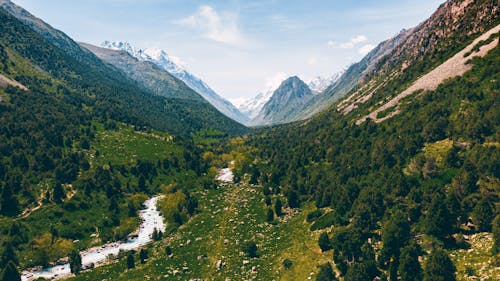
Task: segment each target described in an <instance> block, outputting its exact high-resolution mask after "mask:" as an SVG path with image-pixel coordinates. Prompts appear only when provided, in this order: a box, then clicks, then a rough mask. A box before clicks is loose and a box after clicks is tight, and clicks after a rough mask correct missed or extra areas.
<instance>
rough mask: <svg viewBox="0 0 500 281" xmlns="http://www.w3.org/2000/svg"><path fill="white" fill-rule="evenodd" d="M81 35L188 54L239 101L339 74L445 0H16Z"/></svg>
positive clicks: (185, 59)
mask: <svg viewBox="0 0 500 281" xmlns="http://www.w3.org/2000/svg"><path fill="white" fill-rule="evenodd" d="M13 2H14V3H16V4H18V5H20V6H22V7H24V8H25V9H27V10H28V11H30V12H31V13H33V14H34V15H36V16H38V17H40V18H42V19H43V20H44V21H46V22H48V23H49V24H51V25H52V26H54V27H56V28H58V29H60V30H62V31H64V32H65V33H67V34H68V35H70V36H71V37H72V38H73V39H75V40H77V41H83V42H88V43H92V44H96V45H98V44H100V43H101V42H102V41H104V40H110V41H128V42H130V43H131V44H132V45H134V46H136V47H141V48H146V47H156V48H162V49H164V50H166V51H167V52H168V53H169V54H170V55H173V56H175V57H178V58H180V59H181V61H182V64H183V65H184V66H185V67H186V68H187V69H188V71H190V72H192V73H193V74H195V75H197V76H199V77H200V78H202V79H203V80H204V81H205V82H207V83H208V84H209V85H210V86H211V87H212V88H213V89H214V90H215V91H216V92H218V93H219V94H220V95H222V96H223V97H225V98H228V99H230V100H238V99H239V98H249V97H253V96H255V95H256V94H257V93H258V92H259V91H261V90H263V89H264V88H266V85H268V84H269V83H270V82H271V81H273V78H276V77H283V76H291V75H298V76H299V77H301V78H302V79H304V80H308V79H311V78H313V77H315V76H318V75H320V76H330V75H332V74H334V73H336V72H338V71H339V70H341V69H342V68H344V67H345V66H346V65H348V64H350V63H352V62H355V61H358V60H359V59H361V58H362V57H363V55H364V54H365V53H366V52H368V51H369V50H370V49H371V48H373V47H374V46H375V45H376V44H378V43H379V42H381V41H383V40H385V39H388V38H390V37H392V36H394V35H395V34H397V33H398V32H399V31H400V30H401V29H403V28H408V27H412V26H415V25H417V24H418V23H420V22H422V21H423V20H425V19H426V18H428V17H429V16H430V15H431V14H432V13H433V12H434V11H435V10H436V9H437V7H438V6H439V5H440V4H441V3H442V2H444V0H424V1H415V0H378V1H375V0H373V1H368V0H360V1H354V0H343V1H341V0H329V1H327V0H323V1H318V0H309V1H296V0H268V1H263V0H258V1H244V0H228V1H195V0H140V1H139V0H86V1H78V0H71V1H67V0H44V1H40V0H13Z"/></svg>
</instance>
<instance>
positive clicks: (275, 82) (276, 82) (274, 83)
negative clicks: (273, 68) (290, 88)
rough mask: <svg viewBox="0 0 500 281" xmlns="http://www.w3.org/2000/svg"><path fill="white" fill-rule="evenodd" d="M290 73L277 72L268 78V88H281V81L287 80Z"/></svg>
mask: <svg viewBox="0 0 500 281" xmlns="http://www.w3.org/2000/svg"><path fill="white" fill-rule="evenodd" d="M288 77H290V75H288V74H286V73H284V72H278V73H275V74H274V75H273V76H271V77H267V78H266V89H271V90H276V89H278V88H279V86H280V85H281V83H282V82H283V81H285V80H286V79H287V78H288Z"/></svg>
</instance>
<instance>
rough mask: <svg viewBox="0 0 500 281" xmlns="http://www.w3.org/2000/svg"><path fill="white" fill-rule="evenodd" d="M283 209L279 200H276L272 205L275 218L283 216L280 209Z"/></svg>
mask: <svg viewBox="0 0 500 281" xmlns="http://www.w3.org/2000/svg"><path fill="white" fill-rule="evenodd" d="M282 207H283V204H282V203H281V200H280V199H279V198H278V199H276V202H275V203H274V213H275V214H276V216H277V217H281V215H282V214H283V213H282V211H281V208H282Z"/></svg>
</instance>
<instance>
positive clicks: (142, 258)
mask: <svg viewBox="0 0 500 281" xmlns="http://www.w3.org/2000/svg"><path fill="white" fill-rule="evenodd" d="M147 259H148V251H147V250H146V249H141V251H140V252H139V260H140V261H141V263H145V262H146V260H147Z"/></svg>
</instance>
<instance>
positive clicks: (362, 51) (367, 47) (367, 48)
mask: <svg viewBox="0 0 500 281" xmlns="http://www.w3.org/2000/svg"><path fill="white" fill-rule="evenodd" d="M373 48H375V45H373V44H366V45H364V46H362V47H361V48H359V50H358V53H359V54H360V55H363V56H364V55H366V54H368V53H369V52H370V51H371V50H373Z"/></svg>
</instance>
